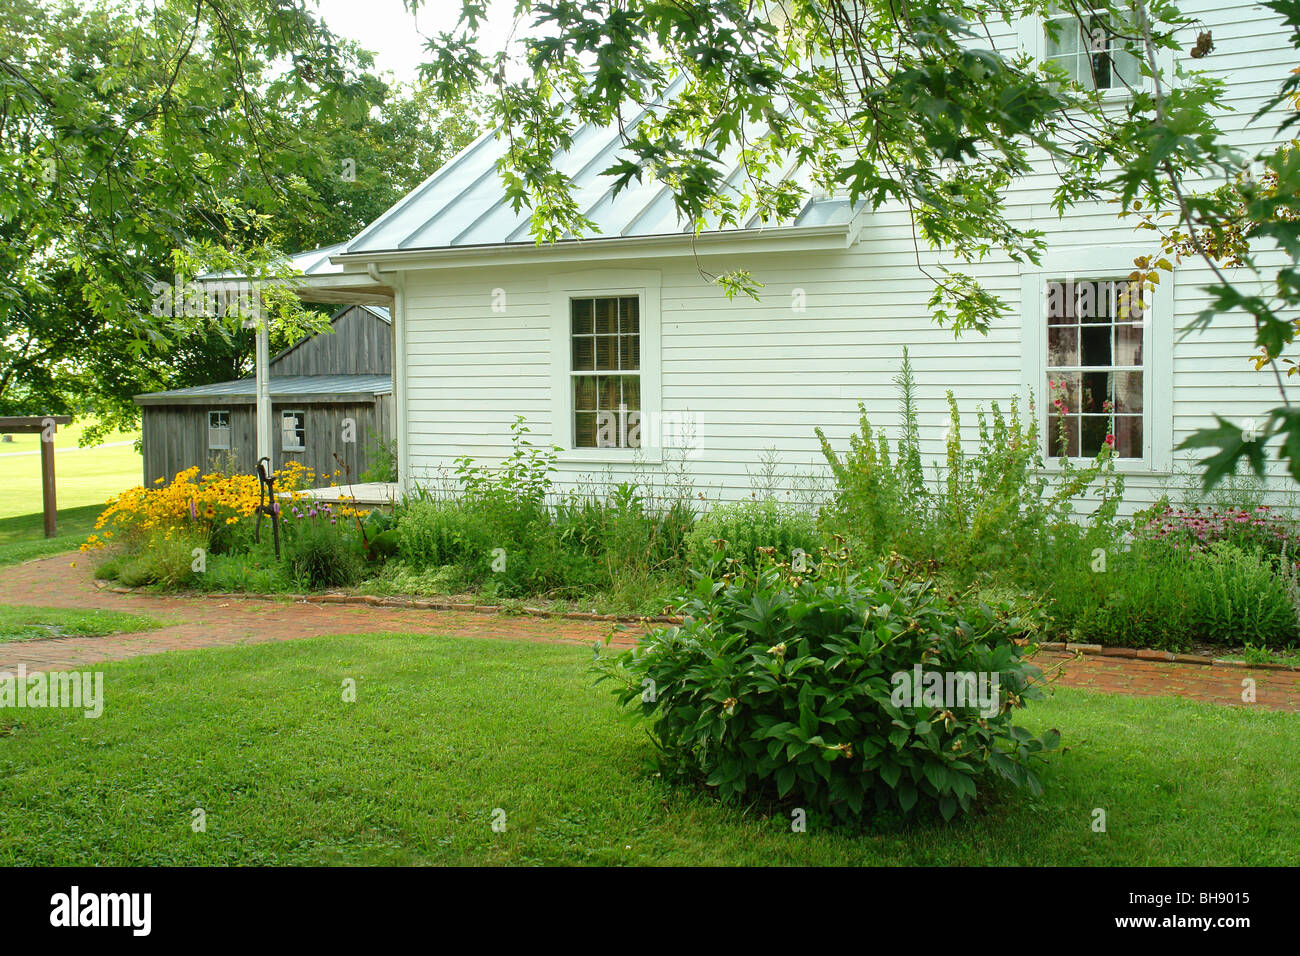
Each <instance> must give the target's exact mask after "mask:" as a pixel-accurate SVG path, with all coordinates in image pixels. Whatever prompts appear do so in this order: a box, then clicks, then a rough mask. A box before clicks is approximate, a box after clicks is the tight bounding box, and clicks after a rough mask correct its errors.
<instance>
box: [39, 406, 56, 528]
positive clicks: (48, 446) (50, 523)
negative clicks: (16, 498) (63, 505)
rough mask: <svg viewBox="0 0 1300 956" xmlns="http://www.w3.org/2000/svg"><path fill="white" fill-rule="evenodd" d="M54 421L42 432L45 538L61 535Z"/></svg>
mask: <svg viewBox="0 0 1300 956" xmlns="http://www.w3.org/2000/svg"><path fill="white" fill-rule="evenodd" d="M54 430H55V424H54V419H52V418H48V419H46V420H45V426H44V428H43V429H42V431H41V503H42V504H43V505H44V507H45V537H47V538H53V537H54V536H55V535H57V534H58V533H59V506H58V504H57V503H56V501H55V498H54Z"/></svg>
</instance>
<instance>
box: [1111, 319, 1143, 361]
mask: <svg viewBox="0 0 1300 956" xmlns="http://www.w3.org/2000/svg"><path fill="white" fill-rule="evenodd" d="M1114 358H1115V364H1116V365H1141V364H1142V326H1140V325H1117V326H1115V356H1114Z"/></svg>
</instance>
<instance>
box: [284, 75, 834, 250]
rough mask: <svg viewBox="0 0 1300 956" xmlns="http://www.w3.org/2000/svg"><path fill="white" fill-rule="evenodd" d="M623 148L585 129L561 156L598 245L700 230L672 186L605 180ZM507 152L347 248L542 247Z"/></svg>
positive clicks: (429, 183) (501, 144)
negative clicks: (687, 218)
mask: <svg viewBox="0 0 1300 956" xmlns="http://www.w3.org/2000/svg"><path fill="white" fill-rule="evenodd" d="M669 95H670V96H671V95H672V90H670V91H669ZM657 105H659V101H656V103H653V104H651V105H650V106H649V107H646V108H643V109H642V111H641V112H640V113H639V114H638V115H637V116H635V117H634V118H633V119H632V120H631V121H630V122H628V123H626V124H625V129H626V132H627V133H628V134H630V133H631V132H632V131H633V130H634V129H635V128H636V126H638V125H639V124H640V123H641V121H642V120H643V119H644V118H645V116H646V115H647V113H648V112H649V111H650V110H651V109H654V108H655V107H656V106H657ZM755 132H761V130H756V131H755ZM622 142H623V134H622V133H620V132H619V129H618V127H617V126H614V125H611V126H596V125H593V124H591V123H585V124H583V125H582V126H581V127H579V128H578V129H577V130H576V131H575V133H574V135H573V142H572V145H571V146H570V147H569V149H568V150H566V151H565V152H563V153H561V154H560V155H559V156H558V157H557V159H556V167H557V169H558V170H559V171H560V172H562V173H564V174H565V175H567V176H568V177H569V178H570V179H571V181H572V186H573V196H574V198H575V199H576V200H577V203H578V206H579V208H580V209H581V210H582V212H583V213H584V214H585V215H586V216H587V218H588V219H590V220H591V221H592V222H594V223H595V224H596V226H597V227H598V230H599V231H598V232H594V233H590V234H589V236H588V238H591V239H610V238H644V237H648V236H664V235H674V234H677V235H680V234H683V233H689V232H693V231H694V227H693V225H692V224H691V223H688V222H683V221H682V220H681V219H680V218H679V217H678V215H677V212H676V209H675V208H674V205H673V197H672V194H671V192H670V191H669V190H668V188H667V187H665V186H663V185H662V184H660V183H658V182H655V181H653V180H651V179H649V177H647V181H646V182H637V181H636V180H633V181H631V182H630V183H629V184H628V186H627V187H626V188H625V189H624V190H623V191H622V192H620V193H619V194H618V195H614V177H612V176H605V175H602V171H603V170H605V169H608V168H609V166H610V165H611V164H613V162H614V161H615V158H616V156H617V153H618V148H619V146H620V145H621V143H622ZM506 146H507V144H506V142H505V141H504V140H503V139H498V138H497V135H496V132H495V131H493V132H489V133H485V134H483V135H482V136H480V137H479V138H478V139H477V140H475V141H474V142H473V143H471V144H470V145H469V146H467V147H466V148H465V149H464V150H462V151H461V152H460V153H459V154H457V155H456V156H455V157H454V158H453V159H451V160H449V161H448V162H447V163H445V164H444V165H443V166H442V167H441V168H439V169H438V171H437V172H435V173H434V174H433V175H432V176H430V177H429V178H428V179H426V180H425V181H424V182H423V183H422V184H420V185H419V186H418V187H416V188H415V189H414V190H412V191H411V193H410V194H409V195H407V196H406V197H405V198H403V199H402V200H401V201H400V202H398V203H397V204H396V205H395V206H393V207H392V208H391V209H389V210H388V211H387V212H386V213H384V214H383V215H382V216H380V217H379V218H378V219H376V220H375V221H374V222H373V223H371V224H370V225H369V226H367V227H366V228H365V229H363V230H362V231H361V232H360V233H359V234H358V235H357V236H356V237H355V238H354V239H352V240H351V241H350V242H348V243H345V244H344V247H345V248H341V249H340V250H339V251H340V252H343V253H344V254H357V253H363V254H364V253H371V252H396V251H409V250H416V249H450V248H456V247H473V246H497V245H512V244H533V243H534V239H533V238H532V236H531V235H530V234H529V225H530V219H531V215H532V213H531V210H529V209H528V208H527V207H526V206H525V207H524V208H522V209H520V210H519V212H515V211H514V210H513V209H512V208H511V206H510V202H509V201H508V200H507V199H506V196H505V190H504V188H503V186H502V184H501V179H500V176H499V175H498V173H497V162H498V160H499V159H500V158H501V157H502V155H503V154H504V153H505V150H506ZM738 156H739V150H738V149H735V150H732V152H731V153H730V154H729V155H727V156H724V157H723V159H722V162H723V163H724V165H725V168H727V169H728V170H729V171H730V172H729V174H728V176H727V180H726V182H727V188H728V189H731V190H732V192H733V193H736V190H735V183H737V182H739V181H740V180H741V178H742V177H743V175H744V170H743V168H742V167H741V166H740V164H739V162H738ZM783 174H784V177H785V178H786V179H794V180H797V181H800V182H802V183H803V184H804V185H807V184H808V178H807V176H806V174H805V173H804V172H803V171H802V170H800V169H798V168H793V167H788V168H787V169H785V170H784V171H783ZM736 194H737V195H738V193H736ZM854 212H855V210H854V209H853V208H852V207H851V206H850V204H849V201H848V199H846V198H830V197H826V198H813V199H810V200H809V201H808V202H807V203H805V205H804V207H803V209H801V210H800V211H799V213H798V214H797V215H796V216H794V217H793V218H792V219H789V220H785V221H782V222H768V223H762V222H760V221H759V220H758V217H757V215H753V216H750V217H749V218H748V219H747V220H746V221H744V223H743V225H742V226H741V227H739V228H736V227H729V228H727V229H725V230H717V228H716V224H715V223H709V224H708V225H709V227H710V231H720V232H723V233H728V232H742V231H748V230H760V229H764V228H767V229H772V228H778V227H791V226H796V227H797V226H809V227H812V226H836V225H844V226H845V227H846V228H847V227H848V225H849V223H850V221H851V220H852V218H853V214H854ZM565 238H566V239H573V238H575V237H573V236H566V237H565ZM336 254H337V253H336ZM295 258H296V257H295Z"/></svg>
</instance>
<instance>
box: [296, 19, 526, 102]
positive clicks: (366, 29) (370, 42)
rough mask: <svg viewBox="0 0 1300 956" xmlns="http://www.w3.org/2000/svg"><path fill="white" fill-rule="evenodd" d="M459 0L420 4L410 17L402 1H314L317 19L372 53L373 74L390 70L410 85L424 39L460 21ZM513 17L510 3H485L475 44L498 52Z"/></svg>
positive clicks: (417, 66)
mask: <svg viewBox="0 0 1300 956" xmlns="http://www.w3.org/2000/svg"><path fill="white" fill-rule="evenodd" d="M460 9H461V4H460V0H426V2H425V4H424V6H423V7H422V8H421V9H420V12H419V14H418V15H416V16H414V17H413V16H412V15H411V14H410V13H408V12H407V11H406V9H405V7H403V5H402V0H320V6H319V12H320V16H321V18H322V19H323V20H324V21H325V22H326V23H327V24H329V27H330V29H331V30H333V31H334V32H335V33H337V34H339V35H340V36H345V37H348V38H349V39H352V40H356V41H357V42H358V43H360V44H361V45H362V46H363V47H365V48H366V49H367V50H370V51H371V52H372V53H374V54H375V68H376V70H377V72H380V73H382V72H384V71H391V72H392V73H393V74H394V75H395V76H396V77H397V79H399V80H402V81H404V82H408V83H409V82H412V81H414V80H415V79H416V77H417V75H418V68H419V65H420V63H422V62H423V61H424V60H425V59H426V56H425V53H424V42H425V41H424V39H423V38H422V37H421V35H420V34H424V36H425V37H430V36H435V35H437V34H438V33H441V32H443V31H445V30H450V29H452V28H453V27H454V26H455V25H456V21H457V20H459V19H460ZM513 19H514V0H490V4H489V17H488V21H487V22H486V23H485V24H484V25H483V26H482V27H481V28H480V36H481V37H482V40H481V43H480V46H481V48H482V49H483V50H484V51H485V52H487V51H489V50H499V49H500V48H501V47H502V46H503V45H504V44H505V40H506V37H507V36H509V35H510V27H511V25H512V22H513Z"/></svg>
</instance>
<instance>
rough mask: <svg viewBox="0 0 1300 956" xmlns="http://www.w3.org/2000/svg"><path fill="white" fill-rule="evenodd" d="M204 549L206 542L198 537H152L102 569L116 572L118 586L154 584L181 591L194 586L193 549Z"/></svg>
mask: <svg viewBox="0 0 1300 956" xmlns="http://www.w3.org/2000/svg"><path fill="white" fill-rule="evenodd" d="M206 547H207V542H206V540H205V539H204V538H202V537H201V536H198V535H186V534H175V533H173V534H171V535H162V534H160V535H154V536H153V537H152V538H150V539H149V541H148V543H147V544H145V545H143V546H142V547H139V548H138V549H136V550H133V551H130V552H127V553H124V554H122V555H119V556H118V557H117V559H116V561H115V562H114V564H113V566H112V567H109V568H106V569H103V570H106V571H109V572H115V576H116V579H117V581H118V583H120V584H122V585H123V586H125V587H128V588H135V587H143V586H145V585H151V584H153V585H158V586H159V587H163V588H167V589H169V590H180V589H181V588H185V587H189V586H190V585H192V584H194V583H196V581H197V579H198V574H197V572H196V571H195V570H194V562H195V555H194V550H195V549H196V548H202V549H206ZM205 562H206V558H205Z"/></svg>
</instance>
